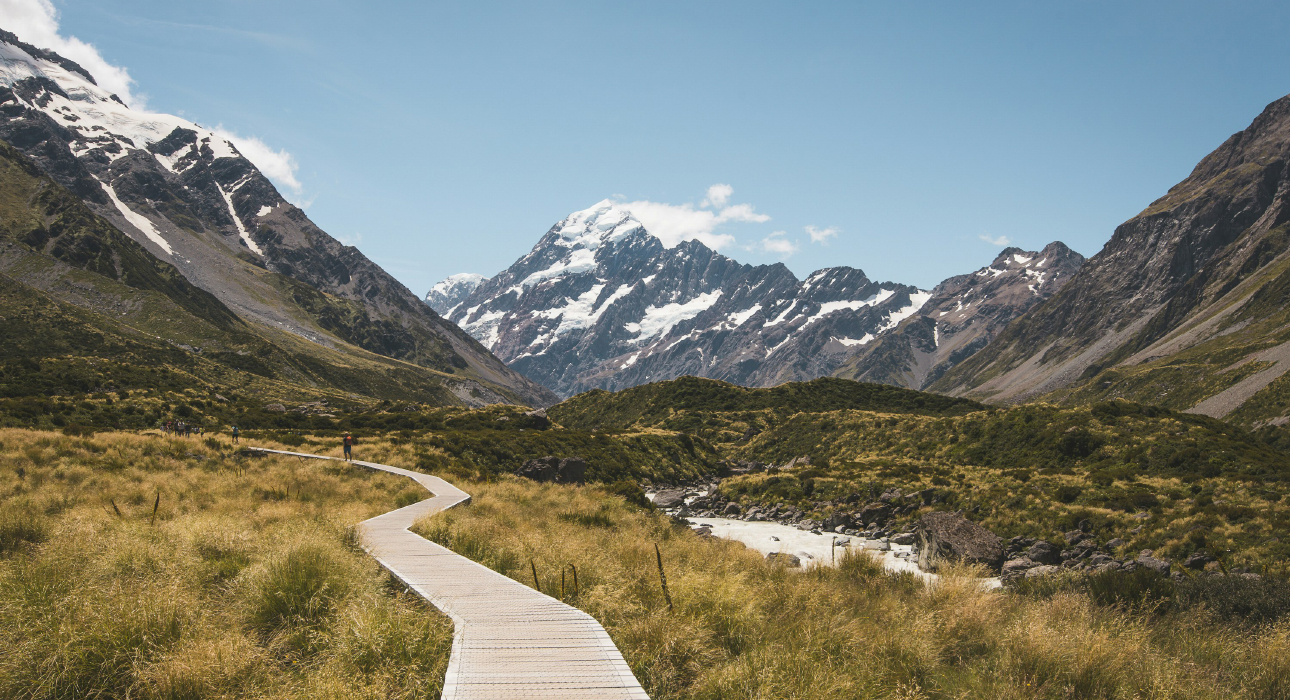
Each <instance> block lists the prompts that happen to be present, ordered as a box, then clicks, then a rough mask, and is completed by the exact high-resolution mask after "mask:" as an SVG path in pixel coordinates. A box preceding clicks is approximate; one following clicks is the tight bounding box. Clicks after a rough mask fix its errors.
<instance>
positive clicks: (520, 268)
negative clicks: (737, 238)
mask: <svg viewBox="0 0 1290 700" xmlns="http://www.w3.org/2000/svg"><path fill="white" fill-rule="evenodd" d="M441 284H443V285H445V286H444V287H443V289H445V290H446V289H447V286H446V285H447V281H445V282H444V283H441ZM436 287H437V288H438V285H436ZM927 298H928V294H927V293H926V292H923V291H922V290H919V289H918V288H917V287H913V286H911V285H902V284H896V283H891V282H882V283H878V282H873V281H871V280H869V279H868V277H866V276H865V274H864V272H863V271H861V270H859V269H856V268H850V267H833V268H826V269H823V270H818V271H816V272H815V273H812V274H811V275H810V276H808V277H807V278H806V279H805V280H798V279H797V277H796V276H795V275H793V273H792V272H791V271H790V270H789V269H788V268H787V267H786V266H785V265H784V264H783V263H776V264H773V265H757V266H753V265H745V264H741V263H738V262H736V261H734V260H732V259H730V258H728V257H726V256H724V255H721V254H720V253H717V252H716V251H713V250H712V249H710V248H708V247H707V246H705V245H704V244H703V243H701V242H699V241H696V240H689V241H682V242H680V243H678V244H676V245H674V246H672V247H670V248H669V247H667V246H665V245H664V244H663V243H662V241H661V240H659V239H658V238H657V237H655V236H653V235H652V234H650V233H649V232H648V231H647V230H646V229H645V227H644V225H642V224H641V223H640V221H638V220H637V219H636V218H635V217H633V216H632V215H631V213H630V211H628V210H627V209H626V208H625V207H624V206H623V205H620V204H617V203H614V202H612V201H610V200H602V201H601V202H598V203H596V204H595V205H593V206H592V207H589V208H588V209H584V210H581V211H577V212H574V213H573V214H570V215H569V216H568V217H566V218H565V219H563V220H561V221H560V222H558V223H556V224H555V225H554V226H552V227H551V229H549V230H548V231H547V232H546V233H545V234H544V235H543V236H542V237H541V238H540V239H539V241H538V243H537V244H536V245H535V246H534V247H533V249H532V250H530V251H529V252H528V253H527V254H526V255H524V256H522V257H521V258H519V259H518V260H517V261H516V262H515V263H514V264H512V265H511V266H510V267H508V268H507V269H506V270H504V271H503V272H501V273H499V274H498V275H496V276H494V277H492V278H488V279H485V280H483V281H482V282H480V283H479V284H478V285H477V286H476V287H475V288H474V289H473V290H472V291H471V292H470V293H469V294H468V295H467V296H465V297H464V298H462V299H461V300H460V301H459V302H457V304H456V306H454V307H452V309H451V312H450V314H449V318H450V320H452V321H454V322H456V323H457V324H459V325H460V326H461V327H462V328H463V329H465V330H466V331H467V332H469V333H471V334H472V335H473V336H475V337H476V338H477V339H479V340H480V341H481V342H482V343H483V344H484V345H485V347H488V348H489V349H491V350H492V351H493V352H495V353H496V354H497V355H498V356H499V357H501V358H502V359H503V360H505V361H506V362H507V363H508V364H510V365H511V366H512V367H514V368H515V369H517V370H518V371H520V372H521V373H524V374H525V375H526V376H529V377H530V378H532V379H534V380H535V381H539V382H541V383H543V384H544V385H546V386H548V387H550V388H552V389H553V390H555V391H556V392H557V393H558V394H561V395H572V394H574V393H578V392H580V391H585V390H587V389H592V388H601V389H620V388H625V387H629V386H635V385H638V384H642V383H645V382H649V381H658V380H663V379H672V378H675V377H678V376H682V375H694V376H701V377H710V378H715V379H722V380H727V381H732V382H735V383H738V384H744V385H750V386H763V385H773V384H779V383H782V382H785V381H793V380H799V379H814V378H815V377H818V376H822V375H825V374H828V373H829V372H830V371H831V370H832V369H833V368H834V367H836V366H837V365H838V364H840V363H841V362H842V361H843V360H844V359H845V358H846V357H847V356H849V355H850V354H851V352H852V348H853V347H854V346H855V345H858V344H863V343H866V342H869V340H871V339H872V338H873V337H874V336H876V335H877V334H879V333H881V332H882V330H884V329H885V328H888V327H892V326H895V325H896V324H897V323H899V321H900V320H901V319H903V318H904V317H905V316H907V315H909V314H912V313H913V312H914V311H916V310H917V309H918V308H919V306H921V305H922V303H924V302H925V301H926V299H927ZM445 308H446V307H445Z"/></svg>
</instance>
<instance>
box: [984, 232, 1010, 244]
mask: <svg viewBox="0 0 1290 700" xmlns="http://www.w3.org/2000/svg"><path fill="white" fill-rule="evenodd" d="M978 238H980V239H981V240H983V241H985V242H986V243H989V244H990V245H1008V244H1009V243H1012V239H1011V238H1008V237H1007V236H999V237H998V238H991V237H990V236H988V235H986V234H984V233H983V234H981V235H980V236H978Z"/></svg>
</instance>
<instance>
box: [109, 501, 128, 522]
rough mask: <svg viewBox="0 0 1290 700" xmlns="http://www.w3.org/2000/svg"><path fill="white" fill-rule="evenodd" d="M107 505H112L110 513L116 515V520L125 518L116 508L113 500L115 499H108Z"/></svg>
mask: <svg viewBox="0 0 1290 700" xmlns="http://www.w3.org/2000/svg"><path fill="white" fill-rule="evenodd" d="M108 503H111V504H112V512H113V513H116V517H118V518H123V517H125V516H123V515H121V509H120V508H117V507H116V500H115V499H112V498H109V499H108Z"/></svg>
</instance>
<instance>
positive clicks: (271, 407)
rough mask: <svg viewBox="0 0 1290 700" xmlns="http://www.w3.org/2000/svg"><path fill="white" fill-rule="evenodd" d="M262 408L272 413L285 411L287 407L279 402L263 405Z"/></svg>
mask: <svg viewBox="0 0 1290 700" xmlns="http://www.w3.org/2000/svg"><path fill="white" fill-rule="evenodd" d="M264 410H266V411H272V412H274V413H286V412H287V407H286V406H283V405H282V404H280V403H269V404H265V405H264Z"/></svg>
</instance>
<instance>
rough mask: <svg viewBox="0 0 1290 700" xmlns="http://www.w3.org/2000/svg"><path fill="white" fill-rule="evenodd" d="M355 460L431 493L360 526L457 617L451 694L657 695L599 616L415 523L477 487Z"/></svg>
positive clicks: (393, 566) (392, 566)
mask: <svg viewBox="0 0 1290 700" xmlns="http://www.w3.org/2000/svg"><path fill="white" fill-rule="evenodd" d="M251 449H255V450H258V451H261V452H270V453H274V454H283V455H291V456H295V457H303V458H307V459H327V460H334V459H335V458H334V457H324V456H321V455H312V454H307V453H303V452H287V451H283V450H270V449H265V448H251ZM352 464H354V465H356V466H360V467H365V468H367V469H372V470H376V471H382V472H387V473H390V474H396V475H399V476H405V477H408V478H410V479H412V480H413V481H416V482H417V483H418V484H421V485H422V486H423V487H425V489H426V490H427V491H429V492H430V493H431V494H432V497H431V498H428V499H426V500H424V501H421V502H419V503H413V504H412V505H410V506H406V507H403V508H399V509H397V510H392V511H390V512H388V513H385V514H383V515H378V516H376V517H375V518H372V519H370V520H366V521H364V522H362V523H360V525H359V527H360V531H361V532H362V538H363V548H364V549H366V550H367V552H368V554H371V555H372V556H373V557H374V558H375V559H376V560H377V561H378V562H380V563H381V566H384V567H385V568H386V569H387V570H389V572H390V573H392V574H393V575H394V576H395V577H397V578H398V579H399V580H401V581H403V582H404V583H405V584H407V586H408V587H409V588H411V589H412V590H413V591H416V592H417V594H418V595H420V596H421V597H423V598H425V599H426V600H428V601H429V602H430V603H431V604H432V605H434V606H435V607H436V608H439V609H440V610H442V611H443V612H444V613H445V614H446V615H448V616H449V617H450V618H452V621H453V625H454V634H453V642H452V653H451V655H450V656H449V659H448V670H447V672H446V673H445V674H444V685H443V696H442V697H443V698H444V700H474V699H475V698H486V699H488V700H499V699H504V698H517V699H518V698H534V699H543V698H565V699H568V700H649V696H648V695H646V694H645V691H644V689H642V688H641V685H640V683H639V682H638V681H637V680H636V676H635V675H633V674H632V671H631V668H630V667H629V666H628V665H627V662H626V661H624V660H623V655H622V654H621V653H620V652H619V651H618V647H617V646H615V645H614V643H613V640H611V639H610V638H609V635H608V634H607V633H606V632H605V629H604V627H602V626H601V625H600V623H598V622H596V620H595V619H594V618H592V617H591V616H590V615H588V614H586V613H584V612H582V611H581V610H578V609H577V608H574V607H571V606H569V605H565V604H564V603H562V602H560V601H558V600H556V599H555V598H552V597H551V596H548V595H546V594H543V593H539V592H538V591H535V590H533V589H532V588H529V587H528V586H525V585H523V584H521V583H519V582H517V581H514V580H512V579H510V578H507V577H505V576H503V575H501V574H499V573H497V572H496V571H493V570H492V569H489V568H488V567H486V566H483V565H482V564H479V563H477V562H474V561H471V560H470V559H467V558H465V557H463V556H460V555H458V554H456V553H454V552H453V551H452V550H450V549H447V548H445V547H442V546H440V545H437V544H435V543H433V542H430V541H429V540H426V539H425V538H423V537H421V536H419V535H417V534H416V533H413V532H411V531H410V530H409V529H408V528H410V527H412V524H413V523H415V522H416V521H417V520H419V519H420V518H422V517H425V516H427V515H433V514H435V513H438V512H440V511H443V510H446V509H448V508H451V507H453V506H456V505H460V504H463V503H469V502H470V494H468V493H466V492H465V491H462V490H461V489H459V488H457V487H455V486H453V485H452V484H449V483H448V482H446V481H444V480H443V479H440V478H439V477H436V476H431V475H429V474H422V473H420V472H414V471H409V470H407V469H399V468H397V467H390V466H387V465H384V464H376V463H374V462H362V461H354V462H352Z"/></svg>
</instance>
